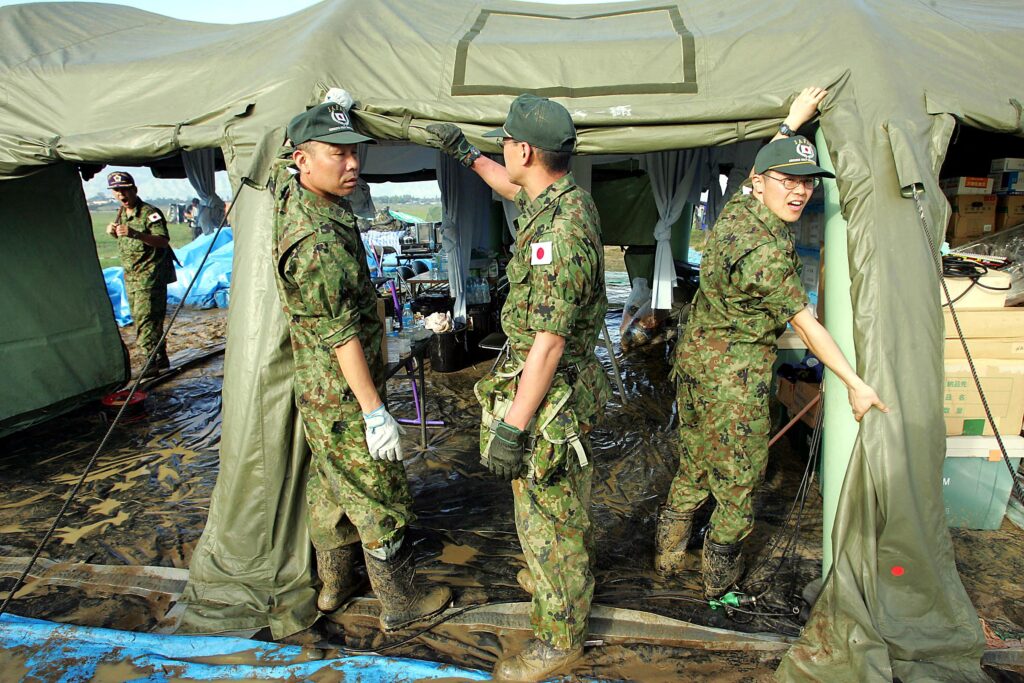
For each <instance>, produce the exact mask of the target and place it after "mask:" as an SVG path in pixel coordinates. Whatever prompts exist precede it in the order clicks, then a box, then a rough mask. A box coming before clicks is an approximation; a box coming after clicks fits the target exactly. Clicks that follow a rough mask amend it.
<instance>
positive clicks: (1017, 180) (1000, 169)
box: [988, 158, 1024, 232]
mask: <svg viewBox="0 0 1024 683" xmlns="http://www.w3.org/2000/svg"><path fill="white" fill-rule="evenodd" d="M988 177H989V179H990V180H991V181H992V191H993V192H995V194H996V198H997V199H996V223H995V231H996V232H999V231H1000V230H1005V229H1007V228H1012V227H1014V226H1017V225H1021V224H1024V159H1016V158H1007V159H994V160H993V161H992V165H991V166H990V167H989V176H988Z"/></svg>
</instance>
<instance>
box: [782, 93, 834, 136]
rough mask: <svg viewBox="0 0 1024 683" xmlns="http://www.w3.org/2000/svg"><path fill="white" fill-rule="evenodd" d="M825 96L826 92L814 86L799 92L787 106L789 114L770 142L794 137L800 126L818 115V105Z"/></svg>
mask: <svg viewBox="0 0 1024 683" xmlns="http://www.w3.org/2000/svg"><path fill="white" fill-rule="evenodd" d="M825 95H828V90H825V89H824V88H818V87H815V86H811V87H808V88H804V89H803V90H801V91H800V92H799V93H798V94H797V96H796V99H794V100H793V104H791V105H789V114H787V115H786V118H785V119H783V121H782V126H781V127H780V128H779V132H778V133H776V134H775V137H773V138H772V140H773V141H774V140H778V139H779V138H783V137H789V136H792V135H795V134H796V131H798V130H799V129H800V127H801V126H802V125H804V124H805V123H807V122H808V121H810V120H811V119H812V118H813V117H814V115H815V114H817V113H818V105H820V104H821V102H822V100H824V99H825ZM787 131H788V132H787Z"/></svg>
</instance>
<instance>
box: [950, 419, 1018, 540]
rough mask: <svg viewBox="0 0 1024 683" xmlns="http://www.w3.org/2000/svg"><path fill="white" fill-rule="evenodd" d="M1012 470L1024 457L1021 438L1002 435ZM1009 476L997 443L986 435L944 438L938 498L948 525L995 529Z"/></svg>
mask: <svg viewBox="0 0 1024 683" xmlns="http://www.w3.org/2000/svg"><path fill="white" fill-rule="evenodd" d="M1003 444H1004V445H1005V446H1006V454H1007V456H1009V458H1010V462H1011V463H1012V464H1013V467H1014V469H1017V467H1019V466H1020V460H1021V458H1022V457H1024V438H1022V437H1020V436H1006V437H1003ZM1012 486H1013V479H1012V477H1011V476H1010V471H1009V470H1008V469H1007V468H1006V464H1005V463H1004V462H1003V457H1002V453H1001V451H1000V450H999V444H998V443H996V440H995V438H993V437H986V436H949V437H946V459H945V460H944V461H943V464H942V498H943V502H944V503H945V508H946V521H947V523H948V524H949V526H953V527H961V528H965V529H998V528H999V527H1000V526H1001V525H1002V522H1003V515H1004V514H1006V511H1007V509H1006V507H1007V502H1009V500H1010V490H1011V489H1012Z"/></svg>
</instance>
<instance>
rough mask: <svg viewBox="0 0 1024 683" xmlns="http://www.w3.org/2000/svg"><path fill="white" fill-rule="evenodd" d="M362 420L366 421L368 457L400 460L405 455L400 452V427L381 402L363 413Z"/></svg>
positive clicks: (391, 460)
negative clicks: (374, 408)
mask: <svg viewBox="0 0 1024 683" xmlns="http://www.w3.org/2000/svg"><path fill="white" fill-rule="evenodd" d="M363 422H365V423H366V447H367V449H368V450H369V451H370V457H371V458H374V459H375V460H388V461H390V462H401V461H402V459H403V458H404V457H405V456H404V454H403V452H402V440H401V436H402V431H401V427H399V426H398V422H396V421H395V418H393V417H392V416H391V413H389V412H388V411H387V410H386V409H385V408H384V406H383V404H382V405H381V406H380V407H379V408H377V409H376V410H374V411H372V412H370V413H363Z"/></svg>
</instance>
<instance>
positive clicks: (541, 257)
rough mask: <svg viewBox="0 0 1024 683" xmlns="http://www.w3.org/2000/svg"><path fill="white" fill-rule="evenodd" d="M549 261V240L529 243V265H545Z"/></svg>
mask: <svg viewBox="0 0 1024 683" xmlns="http://www.w3.org/2000/svg"><path fill="white" fill-rule="evenodd" d="M549 263H551V242H531V243H530V265H531V266H546V265H548V264H549Z"/></svg>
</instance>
